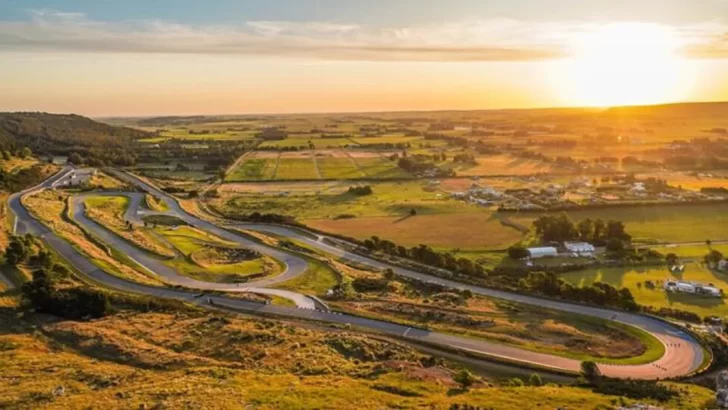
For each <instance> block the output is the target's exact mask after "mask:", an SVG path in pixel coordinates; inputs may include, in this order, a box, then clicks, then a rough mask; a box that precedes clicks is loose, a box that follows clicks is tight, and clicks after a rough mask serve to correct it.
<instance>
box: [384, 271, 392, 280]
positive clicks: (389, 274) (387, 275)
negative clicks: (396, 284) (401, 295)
mask: <svg viewBox="0 0 728 410" xmlns="http://www.w3.org/2000/svg"><path fill="white" fill-rule="evenodd" d="M384 279H386V280H388V281H390V280H392V279H394V270H392V268H387V269H385V270H384Z"/></svg>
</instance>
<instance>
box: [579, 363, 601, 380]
mask: <svg viewBox="0 0 728 410" xmlns="http://www.w3.org/2000/svg"><path fill="white" fill-rule="evenodd" d="M581 376H582V377H584V379H586V380H587V381H588V382H589V383H591V384H598V383H599V381H600V380H601V378H602V372H601V370H599V367H598V366H597V364H596V363H594V362H592V361H591V360H586V361H583V362H581Z"/></svg>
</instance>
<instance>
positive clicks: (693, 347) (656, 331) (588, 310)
mask: <svg viewBox="0 0 728 410" xmlns="http://www.w3.org/2000/svg"><path fill="white" fill-rule="evenodd" d="M117 176H119V177H120V178H123V179H125V180H127V181H129V182H131V183H133V184H135V185H137V186H138V187H140V188H141V189H143V190H145V191H147V192H150V193H153V194H154V195H156V196H157V197H158V198H161V199H162V200H164V201H165V202H166V203H167V205H168V207H169V208H170V212H172V213H173V214H176V215H178V216H179V217H181V218H182V219H184V220H185V221H186V222H188V223H190V224H191V225H193V226H196V227H198V228H200V229H203V230H206V231H210V232H212V233H214V234H219V235H220V236H222V237H223V238H225V239H227V240H231V241H236V242H239V243H241V244H242V245H245V246H252V245H258V244H257V243H251V242H250V241H249V240H248V239H247V238H245V237H243V236H239V235H234V234H232V233H230V232H229V231H227V230H225V229H222V228H220V227H218V226H216V225H213V224H211V223H209V222H206V221H202V220H200V219H199V218H197V217H194V216H192V215H189V214H187V213H186V212H185V211H184V210H182V209H181V207H180V206H179V204H178V203H177V201H175V200H174V198H172V197H170V196H169V195H167V194H166V193H164V192H162V191H159V190H158V189H156V188H155V187H153V186H150V185H149V184H147V183H145V182H144V181H142V180H139V179H138V178H136V177H134V176H131V175H127V174H124V173H117ZM54 178H58V177H54ZM54 178H51V179H50V180H49V181H46V182H45V183H44V184H42V185H41V186H39V187H38V189H43V188H47V187H50V186H52V185H53V180H54ZM10 208H11V209H12V210H13V211H14V212H15V213H16V215H17V217H18V219H19V220H20V221H21V222H19V226H22V228H20V229H21V231H19V232H20V233H22V232H30V233H33V234H35V235H39V236H42V237H43V238H45V240H46V241H47V242H48V243H49V245H50V246H52V247H53V248H54V249H56V250H57V251H58V252H59V253H60V254H61V255H63V256H64V257H65V258H66V259H67V260H69V261H70V262H71V264H73V265H74V267H76V269H78V270H79V271H81V272H83V273H85V274H86V275H88V276H89V278H91V279H92V280H95V281H98V282H100V283H102V284H104V285H106V286H109V287H112V288H116V289H119V290H123V291H127V292H133V293H139V294H146V295H151V296H159V297H167V298H175V299H183V300H187V301H190V302H193V303H198V304H200V303H203V302H202V300H201V299H200V298H195V297H194V293H193V292H190V291H184V290H178V289H171V288H162V287H153V286H146V285H140V284H136V283H132V282H128V281H125V280H123V279H120V278H117V277H114V276H111V275H109V274H107V273H106V272H104V271H102V270H101V269H99V268H98V267H97V266H95V265H94V264H93V263H91V262H90V261H88V260H87V259H86V258H85V257H84V256H83V255H82V254H81V253H79V252H78V251H77V250H76V249H75V248H73V246H71V244H70V243H68V242H67V241H65V240H64V239H62V238H59V237H58V236H56V235H55V234H54V233H53V232H50V231H49V230H48V229H47V228H46V227H45V226H44V225H42V224H41V223H40V222H38V221H37V220H35V219H33V218H32V216H31V215H30V214H29V213H28V212H27V210H25V208H24V207H23V206H22V204H21V203H20V200H19V196H18V195H14V196H12V197H11V198H10ZM76 215H77V216H78V214H76ZM91 222H93V221H91ZM89 226H91V225H89ZM241 227H243V228H245V229H252V230H258V231H263V232H272V233H276V234H279V235H283V236H287V237H291V238H294V239H296V240H300V241H303V242H306V243H307V244H309V245H311V246H315V247H317V248H319V249H321V250H323V251H325V252H327V253H330V254H332V255H337V256H339V257H342V258H345V259H349V260H352V261H356V262H358V263H361V264H364V265H367V266H369V267H371V268H375V269H384V268H388V267H391V268H392V269H394V270H395V271H396V272H397V273H398V274H400V275H403V276H406V277H411V278H416V279H418V280H422V281H426V282H432V283H438V284H441V285H444V286H448V287H453V288H458V289H470V290H471V291H472V292H473V293H477V294H481V295H486V296H491V297H496V298H501V299H506V300H511V301H515V302H519V303H525V304H530V305H535V306H542V307H544V308H548V309H556V310H561V311H566V312H573V313H579V314H583V315H588V316H594V317H599V318H603V319H606V320H613V321H616V322H620V323H624V324H627V325H631V326H635V327H638V328H641V329H643V330H645V331H647V332H649V333H651V334H652V335H653V336H655V337H656V338H657V339H659V340H660V341H661V342H662V343H663V344H664V345H665V347H666V352H665V355H664V356H663V357H662V358H660V359H658V360H657V361H655V362H653V363H649V364H643V365H626V366H619V365H605V364H601V365H599V367H600V369H601V371H602V372H603V373H604V374H606V375H609V376H613V377H631V378H641V379H655V378H667V377H677V376H683V375H686V374H689V373H692V372H693V371H694V370H696V369H697V368H698V367H699V365H700V364H701V362H702V360H703V352H702V349H701V347H700V344H699V343H698V342H697V341H695V340H694V339H693V338H692V337H691V336H690V335H689V334H687V333H685V332H683V331H681V330H680V329H678V328H676V327H674V326H672V325H669V324H667V323H665V322H662V321H660V320H657V319H654V318H650V317H646V316H641V315H635V314H629V313H625V312H617V311H612V310H608V309H599V308H593V307H587V306H581V305H574V304H570V303H565V302H559V301H553V300H544V299H540V298H536V297H531V296H527V295H521V294H514V293H509V292H502V291H497V290H493V289H488V288H483V287H479V286H473V285H465V284H462V283H458V282H454V281H449V280H446V279H441V278H437V277H433V276H431V275H427V274H424V273H421V272H416V271H412V270H409V269H403V268H400V267H396V266H389V265H386V264H384V263H382V262H379V261H376V260H373V259H370V258H367V257H364V256H360V255H356V254H351V253H348V252H346V251H344V250H342V249H340V248H337V247H334V246H331V245H329V244H327V243H325V242H324V241H323V240H324V239H325V237H323V236H318V237H317V238H316V239H314V238H312V237H309V236H306V235H303V234H301V232H300V231H296V230H291V229H288V228H286V227H282V226H273V225H256V224H247V225H242V226H241ZM102 229H103V228H102ZM106 239H111V240H112V241H111V243H115V244H116V243H117V242H118V241H119V240H120V238H118V237H116V238H115V240H113V239H112V238H104V240H106ZM240 239H242V240H243V241H241V240H240ZM127 245H128V244H127ZM271 250H275V251H277V252H280V251H278V250H276V249H275V248H269V247H265V248H260V251H261V252H263V253H266V254H270V253H269V252H270V251H271ZM134 252H136V253H137V254H138V253H139V251H138V250H134ZM281 253H282V252H281ZM131 254H134V253H131ZM277 255H278V257H281V256H282V255H280V254H277ZM271 256H273V255H271ZM289 256H290V255H289ZM274 257H275V256H274ZM284 258H285V257H284ZM138 261H139V262H140V263H145V262H148V261H147V260H146V259H143V260H138ZM291 262H292V263H295V262H293V261H291ZM148 267H149V268H150V269H151V268H156V267H157V266H156V265H154V264H152V265H151V266H148ZM294 269H295V268H291V266H290V265H289V266H288V269H287V271H286V273H284V274H292V275H294V276H295V273H292V272H295V270H294ZM151 270H153V269H151ZM157 273H158V274H160V276H162V275H168V274H169V272H166V273H165V272H157ZM174 275H176V276H179V275H177V274H176V273H174ZM165 277H167V276H165ZM266 286H267V285H266ZM205 299H206V298H205ZM210 299H211V301H212V302H213V303H214V304H215V305H219V306H224V307H228V308H231V309H236V310H243V311H246V312H253V313H265V314H274V315H279V316H288V317H297V318H306V319H315V320H321V321H325V322H331V323H342V324H351V325H354V326H359V327H361V328H366V329H371V330H375V331H378V332H382V333H385V334H391V335H395V336H400V337H404V338H408V339H413V340H416V341H417V340H419V341H424V342H429V343H433V344H437V345H442V346H448V347H454V348H459V349H463V350H469V351H473V352H477V353H482V354H485V355H489V356H492V357H500V358H504V359H507V360H511V361H516V362H523V363H530V364H534V365H538V366H542V367H545V368H553V369H560V370H569V371H578V369H579V365H580V362H579V361H577V360H573V359H568V358H563V357H558V356H552V355H548V354H544V353H536V352H532V351H527V350H522V349H519V348H516V347H513V346H506V345H501V344H497V343H491V342H487V341H484V340H478V339H470V338H464V337H459V336H454V335H448V334H442V333H438V332H432V331H427V330H422V329H417V328H410V327H407V326H403V325H398V324H394V323H389V322H383V321H378V320H371V319H364V318H360V317H355V316H349V315H344V314H339V313H335V312H324V311H318V310H309V309H294V308H287V307H283V306H274V305H260V304H256V303H252V302H246V301H240V300H235V299H231V298H226V297H221V296H214V297H210Z"/></svg>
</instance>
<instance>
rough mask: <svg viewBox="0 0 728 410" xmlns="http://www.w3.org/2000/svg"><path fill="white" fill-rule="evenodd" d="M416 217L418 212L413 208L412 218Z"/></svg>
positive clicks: (411, 211)
mask: <svg viewBox="0 0 728 410" xmlns="http://www.w3.org/2000/svg"><path fill="white" fill-rule="evenodd" d="M415 215H417V211H416V210H415V209H414V208H412V209H411V210H410V216H415Z"/></svg>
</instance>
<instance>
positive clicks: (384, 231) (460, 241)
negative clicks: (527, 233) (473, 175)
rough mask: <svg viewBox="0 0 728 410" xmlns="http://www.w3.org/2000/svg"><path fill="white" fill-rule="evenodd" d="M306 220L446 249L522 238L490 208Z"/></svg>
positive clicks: (498, 245)
mask: <svg viewBox="0 0 728 410" xmlns="http://www.w3.org/2000/svg"><path fill="white" fill-rule="evenodd" d="M304 222H305V223H306V224H307V225H309V226H311V227H313V228H316V229H320V230H322V231H325V232H332V233H336V234H339V235H344V236H349V237H353V238H356V239H361V240H363V239H367V238H370V237H372V236H379V237H380V238H384V239H388V240H391V241H393V242H395V243H397V244H401V245H404V246H408V247H411V246H417V245H419V244H428V245H430V246H432V247H434V248H437V249H445V250H450V249H453V248H459V249H462V250H489V249H505V248H506V247H508V246H510V245H512V244H513V243H515V242H518V241H519V240H520V239H521V234H520V233H519V232H518V231H516V230H515V229H512V228H508V227H506V226H503V225H502V224H501V223H500V220H499V219H498V218H496V217H495V216H494V215H493V214H490V213H488V212H471V213H456V214H435V215H417V216H402V217H398V216H380V217H376V216H374V217H363V218H355V219H339V220H335V219H306V220H304ZM463 232H467V234H464V233H463Z"/></svg>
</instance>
